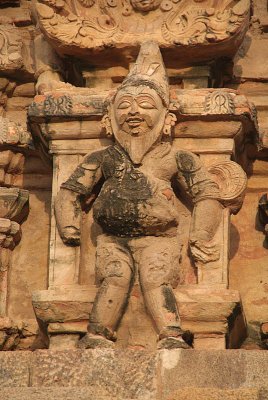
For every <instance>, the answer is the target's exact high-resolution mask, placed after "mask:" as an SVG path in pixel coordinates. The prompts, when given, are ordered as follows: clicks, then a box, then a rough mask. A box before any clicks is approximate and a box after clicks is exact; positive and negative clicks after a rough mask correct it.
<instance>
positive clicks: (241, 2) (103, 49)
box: [36, 0, 250, 65]
mask: <svg viewBox="0 0 268 400" xmlns="http://www.w3.org/2000/svg"><path fill="white" fill-rule="evenodd" d="M215 3H216V2H214V1H211V0H203V1H197V0H181V1H178V0H162V1H161V0H147V1H144V0H123V1H119V0H95V1H94V0H61V1H56V0H44V1H42V2H41V1H40V0H38V1H37V3H36V9H37V14H38V18H39V23H40V27H41V29H42V31H43V33H44V34H45V36H46V37H47V39H48V40H49V41H50V43H51V44H52V45H53V46H54V47H55V48H56V50H57V51H58V52H59V53H61V54H71V55H75V56H78V57H80V58H86V59H87V61H88V62H89V63H90V64H96V65H100V64H101V65H103V63H105V64H107V65H109V63H111V62H112V59H114V56H116V55H118V57H119V58H120V60H121V61H122V62H123V63H128V62H129V61H132V60H133V59H135V57H136V55H137V51H138V48H139V45H140V43H142V42H143V41H144V37H145V36H146V37H150V39H152V40H156V41H157V42H158V43H159V45H160V47H161V48H162V53H163V56H164V58H165V62H166V65H168V64H172V62H176V65H178V62H179V63H181V64H187V56H190V57H191V63H192V62H193V61H201V60H207V59H211V58H213V57H220V56H223V55H225V56H226V55H233V54H234V53H235V52H236V50H237V48H238V46H239V45H240V43H241V41H242V40H243V37H244V34H245V32H246V30H247V27H248V20H249V9H250V1H249V0H238V1H237V2H236V4H235V5H234V6H232V5H231V4H233V3H234V2H230V1H229V0H222V1H220V2H217V5H215ZM174 49H175V52H174ZM170 51H172V57H170V56H169V54H171V53H169V52H170ZM89 56H92V57H91V58H90V59H89V58H88V57H89ZM109 56H110V58H109ZM185 57H186V58H185Z"/></svg>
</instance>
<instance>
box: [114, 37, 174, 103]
mask: <svg viewBox="0 0 268 400" xmlns="http://www.w3.org/2000/svg"><path fill="white" fill-rule="evenodd" d="M127 86H149V87H150V88H152V89H154V90H155V91H156V92H157V93H158V95H159V96H160V97H161V99H162V101H163V103H164V105H165V106H166V107H168V105H169V85H168V77H167V72H166V69H165V66H164V62H163V58H162V55H161V53H160V50H159V46H158V44H157V43H156V42H154V41H148V42H144V43H143V44H142V45H141V48H140V52H139V55H138V58H137V60H136V62H135V64H134V65H133V67H132V68H131V70H130V72H129V74H128V75H127V77H126V78H125V79H124V81H123V83H122V85H121V86H120V87H119V88H118V90H120V89H123V88H125V87H127Z"/></svg>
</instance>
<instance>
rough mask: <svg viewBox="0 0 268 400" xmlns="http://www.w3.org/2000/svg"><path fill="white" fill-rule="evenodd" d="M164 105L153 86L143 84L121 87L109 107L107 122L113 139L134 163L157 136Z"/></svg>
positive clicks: (165, 110) (160, 129)
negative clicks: (110, 125) (109, 113)
mask: <svg viewBox="0 0 268 400" xmlns="http://www.w3.org/2000/svg"><path fill="white" fill-rule="evenodd" d="M166 114H167V109H166V107H164V106H163V103H162V100H161V98H160V97H159V95H158V94H157V93H156V91H155V90H153V89H151V88H150V87H147V86H138V87H136V86H128V87H126V88H124V89H121V90H120V91H119V92H118V93H117V95H116V97H115V100H114V104H113V105H112V108H111V123H112V129H113V133H114V135H115V138H116V139H117V141H118V142H119V143H120V144H121V146H122V147H124V149H125V150H126V151H127V152H128V154H129V156H130V158H131V159H132V161H133V162H135V163H140V162H141V160H142V158H143V156H144V155H145V153H146V152H147V151H148V150H149V149H150V148H151V147H152V145H153V144H154V143H155V142H156V141H157V140H158V139H159V138H160V137H161V134H162V130H163V126H164V122H165V117H166Z"/></svg>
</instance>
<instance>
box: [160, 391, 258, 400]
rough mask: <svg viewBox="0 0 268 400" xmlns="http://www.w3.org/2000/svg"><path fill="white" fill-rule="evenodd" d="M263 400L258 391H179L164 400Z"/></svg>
mask: <svg viewBox="0 0 268 400" xmlns="http://www.w3.org/2000/svg"><path fill="white" fill-rule="evenodd" d="M208 399H209V400H223V399H224V400H261V399H260V391H259V390H258V389H236V390H226V389H225V390H224V389H215V388H209V389H199V388H191V389H179V390H176V391H175V392H174V393H172V394H171V395H170V396H168V397H166V398H165V397H164V398H163V400H208Z"/></svg>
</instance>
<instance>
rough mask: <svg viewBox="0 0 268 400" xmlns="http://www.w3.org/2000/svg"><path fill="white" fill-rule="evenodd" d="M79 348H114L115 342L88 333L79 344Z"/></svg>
mask: <svg viewBox="0 0 268 400" xmlns="http://www.w3.org/2000/svg"><path fill="white" fill-rule="evenodd" d="M77 347H78V349H114V343H113V342H112V341H111V340H108V339H106V338H105V337H103V336H100V335H92V334H89V333H87V334H86V335H85V336H84V337H83V338H82V339H80V340H79V342H78V344H77Z"/></svg>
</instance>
